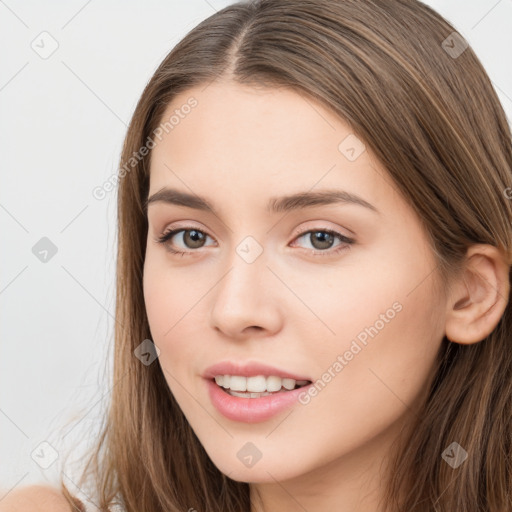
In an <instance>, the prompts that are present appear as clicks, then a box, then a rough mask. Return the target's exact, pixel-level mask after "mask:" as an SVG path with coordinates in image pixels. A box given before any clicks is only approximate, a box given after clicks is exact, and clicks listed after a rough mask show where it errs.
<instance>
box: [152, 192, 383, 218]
mask: <svg viewBox="0 0 512 512" xmlns="http://www.w3.org/2000/svg"><path fill="white" fill-rule="evenodd" d="M157 202H162V203H166V204H174V205H177V206H185V207H187V208H194V209H196V210H202V211H206V212H210V213H213V214H214V215H216V216H218V212H217V211H216V208H215V207H214V206H213V204H211V203H210V202H209V201H208V200H207V199H205V198H204V197H201V196H198V195H196V194H189V193H188V192H184V191H181V190H177V189H171V188H166V187H164V188H162V189H161V190H159V191H158V192H155V193H154V194H153V195H152V196H150V197H148V199H147V200H146V202H145V203H144V210H145V211H147V208H148V206H149V205H150V204H152V203H157ZM339 203H341V204H355V205H359V206H363V207H365V208H367V209H369V210H371V211H373V212H375V213H378V214H380V212H379V210H377V208H376V207H375V206H373V205H372V204H371V203H369V202H368V201H366V200H365V199H363V198H362V197H360V196H358V195H356V194H353V193H351V192H347V191H346V190H330V189H326V190H318V191H315V192H310V191H308V192H298V193H295V194H291V195H287V196H281V197H273V198H270V200H269V202H268V204H267V211H268V212H273V213H280V212H289V211H293V210H299V209H302V208H312V207H315V206H323V205H331V204H339Z"/></svg>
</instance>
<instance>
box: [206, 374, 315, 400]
mask: <svg viewBox="0 0 512 512" xmlns="http://www.w3.org/2000/svg"><path fill="white" fill-rule="evenodd" d="M215 382H216V383H217V385H219V386H221V387H223V388H224V389H229V390H231V391H233V393H230V394H233V395H234V396H239V394H236V392H239V393H240V392H247V393H246V394H243V396H244V397H248V396H249V393H254V394H257V395H258V396H259V395H260V394H261V393H276V392H278V391H280V390H281V388H284V389H286V390H292V389H295V386H296V385H298V386H304V385H306V384H307V383H308V382H309V381H307V380H299V381H296V380H294V379H286V378H285V379H282V378H281V377H277V376H275V375H270V376H268V377H265V376H263V375H256V376H253V377H243V376H241V375H216V376H215ZM262 396H264V395H262ZM255 398H256V397H255Z"/></svg>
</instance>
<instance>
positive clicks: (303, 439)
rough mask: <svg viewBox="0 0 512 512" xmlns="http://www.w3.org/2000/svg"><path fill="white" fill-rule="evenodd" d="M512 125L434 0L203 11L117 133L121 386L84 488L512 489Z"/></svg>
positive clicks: (162, 498)
mask: <svg viewBox="0 0 512 512" xmlns="http://www.w3.org/2000/svg"><path fill="white" fill-rule="evenodd" d="M511 148H512V145H511V133H510V129H509V126H508V124H507V120H506V117H505V115H504V112H503V110H502V107H501V105H500V103H499V100H498V98H497V96H496V94H495V92H494V90H493V88H492V85H491V83H490V81H489V78H488V77H487V75H486V73H485V71H484V69H483V68H482V66H481V64H480V62H479V60H478V59H477V57H476V56H475V54H474V53H473V51H472V50H471V48H470V47H468V46H467V43H466V42H465V41H464V40H463V38H462V37H461V36H460V35H459V34H457V32H456V31H455V30H454V28H453V27H452V26H451V25H450V24H449V23H447V22H446V21H445V20H444V19H443V18H441V17H440V16H439V15H438V14H437V13H435V12H434V11H433V10H432V9H430V8H429V7H427V6H425V5H424V4H422V3H420V2H418V1H413V0H393V1H389V0H386V1H384V0H365V1H355V0H347V1H341V0H340V1H329V0H314V1H313V0H312V1H304V0H286V1H285V0H261V1H256V2H252V3H238V4H234V5H232V6H230V7H227V8H225V9H222V10H221V11H219V12H217V13H216V14H214V15H213V16H211V17H210V18H208V19H206V20H205V21H203V22H202V23H200V24H199V25H198V26H197V27H196V28H195V29H193V30H192V31H191V32H190V33H189V34H187V36H186V37H185V38H184V39H183V40H182V41H181V42H180V43H179V44H178V45H177V46H176V47H175V48H174V49H173V50H172V51H171V52H170V54H169V55H168V56H167V57H166V59H165V60H164V61H163V62H162V64H161V65H160V67H159V68H158V69H157V71H156V72H155V74H154V76H153V77H152V79H151V80H150V82H149V83H148V85H147V87H146V89H145V90H144V92H143V94H142V97H141V99H140V101H139V103H138V105H137V108H136V111H135V113H134V115H133V119H132V122H131V124H130V127H129V130H128V133H127V136H126V140H125V145H124V149H123V155H122V158H121V169H120V173H119V195H118V220H119V237H118V239H119V245H118V263H117V265H118V267H117V320H118V321H117V322H116V339H115V343H116V348H115V361H114V382H113V386H114V387H113V391H112V400H111V405H110V409H109V413H108V416H107V417H106V421H105V428H104V430H103V434H102V437H101V439H100V440H99V443H98V446H97V447H96V451H95V453H94V454H93V455H92V457H91V459H90V460H89V464H88V465H87V467H86V469H85V471H84V476H83V480H82V482H81V484H80V485H81V488H82V489H83V490H84V493H85V494H87V495H88V496H90V498H91V499H90V503H88V502H85V501H84V502H83V503H82V504H79V503H78V502H77V501H76V500H75V501H73V498H72V496H71V493H70V492H69V490H68V489H66V487H65V486H64V483H63V493H64V495H65V496H66V499H67V500H68V502H69V506H71V504H72V503H74V505H73V506H74V507H75V509H83V510H86V509H87V510H88V509H89V507H90V508H91V510H92V509H93V504H95V505H96V506H97V507H98V508H100V509H101V510H107V508H108V507H111V510H114V509H115V508H114V505H115V504H117V505H118V506H119V509H120V510H127V511H130V512H131V511H142V510H145V511H158V510H162V511H163V510H166V511H178V510H180V511H183V510H189V511H190V512H191V511H194V510H197V511H202V510H209V511H222V512H227V511H233V512H234V511H237V512H239V511H248V512H249V511H251V512H261V511H280V512H282V511H288V510H308V511H309V512H313V511H317V510H336V511H342V512H348V511H356V510H365V511H372V512H374V511H390V512H391V511H392V512H394V511H399V510H400V511H408V512H409V511H418V512H419V511H425V512H426V511H432V510H436V511H443V512H444V511H453V510H458V511H467V512H469V511H474V512H476V511H479V512H480V511H493V512H498V511H503V510H510V509H511V507H512V501H511V495H512V467H511V460H512V459H511V456H512V448H511V437H510V431H511V427H512V425H511V423H512V420H511V418H512V379H511V376H512V351H511V350H510V332H511V329H512V311H511V306H510V303H509V291H510V265H511V264H512V229H511V223H512V206H511V201H510V197H512V194H510V193H509V192H510V191H511V190H512V189H511V188H510V187H512V149H511ZM82 501H83V500H82Z"/></svg>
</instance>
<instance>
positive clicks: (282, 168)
mask: <svg viewBox="0 0 512 512" xmlns="http://www.w3.org/2000/svg"><path fill="white" fill-rule="evenodd" d="M191 105H193V106H191ZM165 123H167V125H165ZM160 126H162V127H164V129H163V130H162V136H161V140H160V141H159V140H156V142H157V144H156V146H155V147H154V149H153V150H152V157H151V171H150V175H151V178H150V194H152V193H154V192H156V191H157V190H159V189H161V188H162V187H171V186H172V187H175V188H180V189H182V190H186V189H187V188H188V189H189V190H188V191H189V192H190V191H192V192H193V193H194V192H195V193H197V194H199V195H203V196H212V195H214V196H215V195H217V196H222V194H223V193H224V196H223V197H221V200H226V199H231V200H234V199H236V198H239V199H240V200H242V199H243V197H244V196H247V197H255V196H258V197H261V198H268V197H270V196H275V195H281V194H282V195H284V194H290V193H293V192H296V191H305V190H314V189H315V188H322V189H324V188H328V187H333V188H337V189H339V188H343V189H344V190H347V191H349V192H353V193H355V194H358V195H361V196H363V197H364V198H366V199H367V200H368V201H369V202H371V203H372V204H375V205H376V206H377V207H378V204H379V203H380V202H382V200H383V199H382V196H383V194H384V192H385V191H384V190H383V187H385V186H387V187H388V188H389V185H388V182H389V181H390V180H389V179H387V180H386V179H384V180H383V174H384V173H385V170H384V169H383V168H382V167H381V166H380V164H379V162H378V161H377V160H376V159H375V157H374V156H373V155H372V154H371V152H370V150H369V148H367V147H366V146H365V145H364V143H363V142H362V141H360V140H359V139H358V138H357V137H356V136H355V134H354V133H353V130H352V129H351V127H350V126H349V125H348V124H347V123H346V122H345V121H344V120H343V119H341V118H340V117H338V116H336V115H334V114H333V113H332V112H330V111H329V110H328V109H326V108H325V107H324V106H323V105H321V104H320V103H318V102H316V101H315V100H314V99H312V98H310V97H308V96H306V95H304V94H302V93H298V92H295V91H293V90H291V89H287V88H261V87H258V88H254V87H249V86H246V85H239V84H236V83H233V82H214V83H211V84H210V85H206V86H205V85H201V86H198V87H194V88H191V89H189V90H187V91H184V92H182V93H181V94H179V95H177V96H176V97H175V98H174V99H173V101H172V102H171V103H170V104H169V105H168V107H167V109H166V111H165V114H164V115H163V117H162V120H161V125H160ZM389 192H390V193H393V190H390V191H389ZM262 204H264V206H266V204H267V203H266V200H265V202H264V203H263V202H262Z"/></svg>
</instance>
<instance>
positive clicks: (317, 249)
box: [155, 228, 355, 256]
mask: <svg viewBox="0 0 512 512" xmlns="http://www.w3.org/2000/svg"><path fill="white" fill-rule="evenodd" d="M178 233H182V235H181V241H182V243H183V244H184V245H185V247H184V248H185V249H191V250H189V251H180V250H176V249H174V248H173V247H172V246H171V243H170V242H171V240H172V239H173V238H174V237H175V236H176V235H177V234H178ZM307 235H309V237H308V236H307ZM207 237H209V235H207V234H206V233H205V232H204V231H201V230H200V229H196V228H179V229H171V230H169V231H166V232H165V233H163V234H162V235H161V236H159V237H157V238H156V239H155V241H156V242H158V243H160V244H163V245H164V246H165V247H166V249H167V250H168V251H169V252H170V253H172V254H179V255H181V256H184V255H185V254H191V253H192V252H194V251H193V249H200V248H201V247H203V246H204V245H205V244H204V242H205V240H206V238H207ZM301 238H305V239H306V240H308V241H309V242H310V243H311V245H312V246H313V247H309V248H307V249H308V250H312V252H310V254H311V255H313V256H332V255H334V254H338V253H339V252H341V251H343V250H347V249H349V248H350V245H352V244H354V243H355V240H353V239H351V238H348V237H346V236H344V235H342V234H341V233H338V232H337V231H334V230H331V229H310V230H308V231H304V232H302V233H300V234H299V235H298V236H296V237H295V238H294V240H300V239H301ZM336 239H337V240H339V241H340V243H339V244H338V245H336V246H334V247H335V249H334V250H330V249H331V248H332V247H333V244H334V242H335V240H336Z"/></svg>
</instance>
